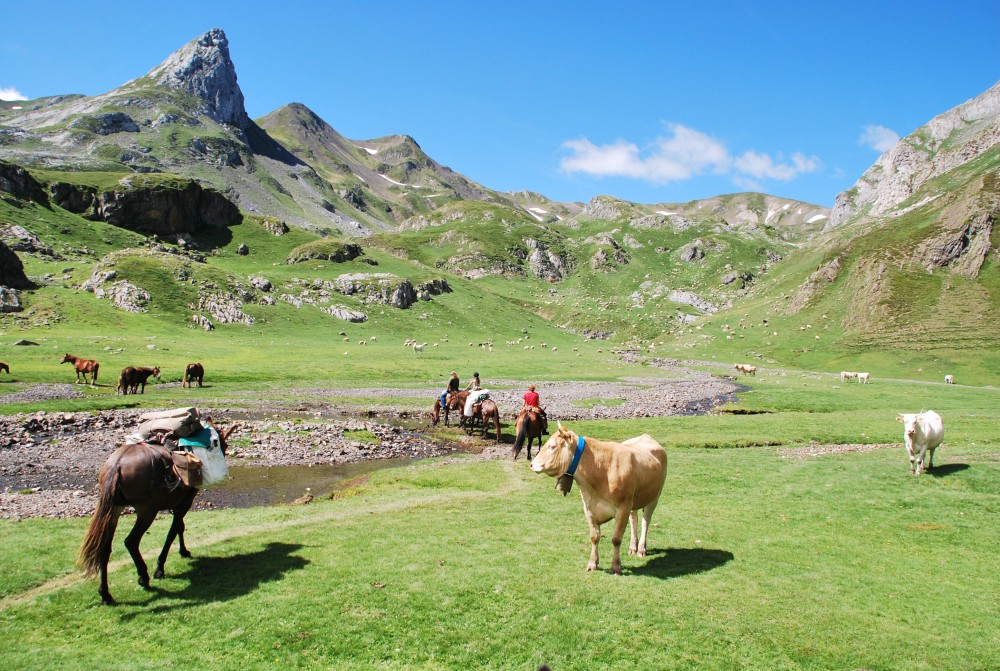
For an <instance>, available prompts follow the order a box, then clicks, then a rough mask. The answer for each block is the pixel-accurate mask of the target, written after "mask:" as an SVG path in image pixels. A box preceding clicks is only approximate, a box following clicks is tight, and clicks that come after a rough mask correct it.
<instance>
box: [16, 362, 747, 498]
mask: <svg viewBox="0 0 1000 671" xmlns="http://www.w3.org/2000/svg"><path fill="white" fill-rule="evenodd" d="M653 365H660V366H664V367H670V368H677V369H678V371H679V372H682V373H683V377H678V378H676V379H667V380H654V379H623V380H621V381H618V382H554V383H544V384H543V383H539V385H538V391H539V393H540V394H541V396H542V404H543V405H544V406H545V407H546V410H547V412H548V414H549V417H550V418H551V419H552V420H555V419H560V420H563V421H572V420H579V419H627V418H638V417H659V416H672V415H686V414H701V413H704V412H707V411H709V410H710V409H711V408H712V407H714V406H716V405H719V404H721V403H724V402H726V401H729V400H733V399H734V398H735V396H734V394H735V392H736V391H738V390H739V389H740V387H739V386H738V385H736V384H735V383H734V382H733V381H732V380H728V379H725V378H718V377H712V376H711V375H709V374H707V373H702V372H698V371H692V370H689V369H683V368H681V367H680V366H679V364H678V363H677V362H673V361H669V360H656V361H654V362H653ZM527 384H528V383H527V382H524V381H512V380H497V381H490V380H484V386H486V387H487V388H490V389H491V397H492V398H493V399H494V400H495V401H496V402H497V405H498V406H499V407H500V410H501V419H502V421H503V423H504V425H505V426H504V433H505V434H509V433H510V432H511V426H510V425H511V423H512V421H513V416H514V413H515V412H516V410H518V409H519V408H520V406H521V396H522V395H523V393H524V391H525V389H526V387H527ZM442 386H443V384H442ZM439 392H440V389H439V388H437V387H427V388H423V389H405V390H401V389H396V388H384V387H379V388H368V389H356V388H352V389H310V390H297V392H296V394H297V396H299V397H307V398H308V399H309V402H308V403H307V404H306V406H307V408H308V412H306V413H299V414H298V416H297V417H296V418H295V419H292V418H288V416H289V415H295V414H296V413H295V412H294V410H289V409H288V408H287V407H285V406H282V405H281V404H279V403H261V404H259V405H258V407H257V409H256V410H255V411H254V413H252V415H253V416H250V413H248V412H247V411H246V410H236V409H227V408H212V409H209V408H202V412H203V413H204V414H212V415H213V416H214V417H216V419H217V421H218V422H219V423H220V424H228V423H229V422H231V421H238V422H239V423H240V425H241V428H240V430H239V431H238V432H237V433H236V434H234V436H233V440H232V442H233V445H232V446H231V449H230V451H229V454H228V460H229V463H230V464H231V465H252V466H262V467H267V466H280V465H304V466H314V465H320V464H343V463H351V462H358V461H368V460H374V459H388V458H396V457H409V458H421V457H430V456H440V455H446V454H452V453H455V452H456V451H465V452H475V453H477V454H479V455H480V456H481V457H482V458H503V457H506V456H507V455H508V454H509V449H510V446H509V444H502V445H499V446H496V445H492V444H491V443H486V444H485V445H484V444H483V443H482V442H480V441H479V440H473V439H469V440H464V439H463V440H462V442H459V443H454V442H445V441H441V440H438V439H436V438H434V437H432V436H430V435H427V434H426V433H424V432H423V431H422V430H421V429H422V428H424V427H426V426H427V424H428V421H427V414H428V413H425V412H423V411H419V412H417V413H414V411H413V409H412V406H406V407H404V406H400V405H398V403H397V402H394V400H395V399H399V398H400V397H406V398H411V399H412V398H413V397H415V396H416V397H426V398H427V399H428V400H427V407H428V410H429V409H430V407H431V406H432V405H433V401H434V398H435V397H436V395H437V394H438V393H439ZM78 395H79V391H78V390H77V389H74V388H73V385H33V386H30V387H27V388H25V389H21V390H18V391H16V392H15V393H13V394H10V395H7V396H4V397H0V403H3V402H11V400H12V398H13V397H16V400H17V401H19V402H31V401H41V400H51V399H54V398H72V397H75V396H78ZM359 397H364V398H373V399H379V400H380V401H381V400H382V399H384V400H385V403H384V404H383V403H381V402H379V403H378V404H377V405H369V406H367V407H365V408H361V409H359V407H358V405H357V403H356V402H354V403H352V402H351V399H352V398H359ZM141 412H146V410H143V411H138V410H113V411H103V412H99V413H89V412H88V413H82V412H81V413H51V412H50V413H42V412H39V413H33V414H27V415H25V414H22V415H10V416H5V417H0V517H7V518H23V517H42V516H47V517H67V516H87V515H90V514H91V512H93V509H94V506H95V504H96V483H97V472H98V470H99V469H100V467H101V465H102V464H103V463H104V461H105V459H106V458H107V456H108V455H109V454H110V453H111V452H113V451H114V450H115V448H116V447H117V446H119V445H121V444H122V443H123V442H124V440H125V436H126V435H127V433H129V432H130V431H131V430H133V429H134V428H135V426H136V425H137V424H138V421H137V418H138V416H139V414H141ZM341 415H350V416H351V417H349V418H347V419H344V418H342V417H341ZM275 416H282V418H281V419H276V418H275ZM356 432H362V433H361V434H360V435H358V434H357V433H356ZM352 434H353V435H352ZM368 434H371V435H373V436H374V437H375V438H376V440H374V441H372V440H370V439H368V440H365V439H362V440H358V439H356V438H368ZM505 438H506V439H508V441H512V438H511V437H510V436H509V435H505Z"/></svg>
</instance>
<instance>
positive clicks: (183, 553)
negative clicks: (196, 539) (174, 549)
mask: <svg viewBox="0 0 1000 671" xmlns="http://www.w3.org/2000/svg"><path fill="white" fill-rule="evenodd" d="M181 556H182V557H184V559H190V558H191V552H190V551H188V550H181Z"/></svg>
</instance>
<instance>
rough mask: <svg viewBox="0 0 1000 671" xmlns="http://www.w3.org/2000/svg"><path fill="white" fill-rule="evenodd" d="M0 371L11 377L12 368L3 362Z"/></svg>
mask: <svg viewBox="0 0 1000 671" xmlns="http://www.w3.org/2000/svg"><path fill="white" fill-rule="evenodd" d="M0 370H2V371H3V372H5V373H7V375H10V366H8V365H7V364H5V363H4V362H3V361H0Z"/></svg>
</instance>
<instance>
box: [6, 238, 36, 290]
mask: <svg viewBox="0 0 1000 671" xmlns="http://www.w3.org/2000/svg"><path fill="white" fill-rule="evenodd" d="M0 286H4V287H9V288H10V289H33V288H34V287H35V285H34V284H33V283H32V282H31V280H29V279H28V276H27V275H25V274H24V264H23V263H21V259H20V257H19V256H18V255H17V254H16V253H15V252H14V250H12V249H11V248H10V247H8V246H7V245H6V244H5V243H4V242H2V241H0Z"/></svg>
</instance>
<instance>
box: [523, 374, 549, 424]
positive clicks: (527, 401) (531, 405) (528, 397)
mask: <svg viewBox="0 0 1000 671" xmlns="http://www.w3.org/2000/svg"><path fill="white" fill-rule="evenodd" d="M539 400H540V399H539V397H538V392H536V391H535V385H533V384H529V385H528V391H527V392H526V393H525V394H524V407H523V408H522V411H523V410H531V411H532V412H534V413H535V414H537V415H538V417H539V418H540V419H541V420H542V433H548V432H549V419H548V417H546V415H545V410H543V409H542V407H541V406H540V405H539Z"/></svg>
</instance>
